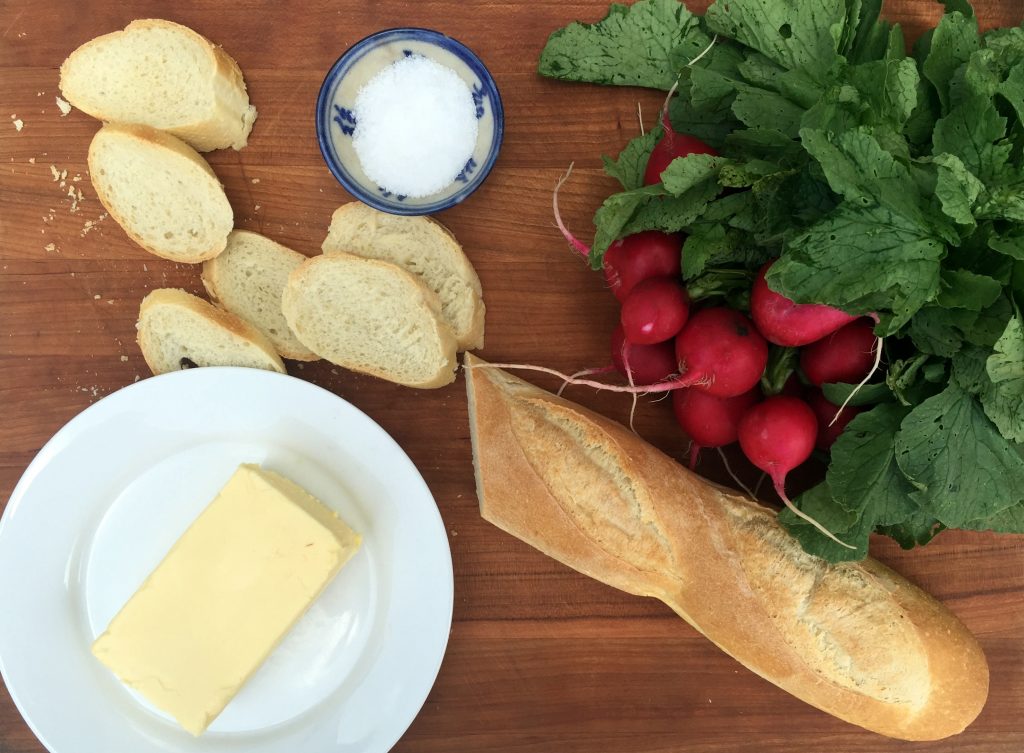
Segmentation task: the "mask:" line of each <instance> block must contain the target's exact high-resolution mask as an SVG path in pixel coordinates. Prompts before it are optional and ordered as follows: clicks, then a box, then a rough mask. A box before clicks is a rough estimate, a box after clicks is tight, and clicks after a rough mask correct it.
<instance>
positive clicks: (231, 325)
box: [136, 288, 285, 374]
mask: <svg viewBox="0 0 1024 753" xmlns="http://www.w3.org/2000/svg"><path fill="white" fill-rule="evenodd" d="M136 328H137V329H138V340H139V347H140V348H141V349H142V355H143V357H144V358H145V359H146V363H147V364H148V365H149V368H150V369H152V371H153V373H154V374H164V373H166V372H168V371H178V370H180V369H189V368H193V367H195V366H247V367H249V368H253V369H267V370H268V371H279V372H281V373H282V374H284V373H285V368H284V363H283V362H282V361H281V358H280V357H279V356H278V355H277V353H276V352H274V346H273V345H272V344H271V343H270V341H269V340H267V338H265V337H264V336H263V335H262V334H261V333H260V331H259V330H257V329H256V328H255V327H253V326H252V325H251V324H249V323H248V322H246V321H244V320H242V319H240V318H239V317H237V316H235V315H234V314H232V313H230V312H229V311H224V310H223V309H219V308H217V307H216V306H214V305H213V304H212V303H207V302H206V301H204V300H203V299H202V298H197V297H196V296H194V295H192V294H191V293H186V292H185V291H184V290H178V289H176V288H162V289H159V290H154V291H152V292H151V293H150V294H149V295H147V296H146V297H145V298H143V299H142V305H141V306H140V307H139V321H138V324H137V325H136Z"/></svg>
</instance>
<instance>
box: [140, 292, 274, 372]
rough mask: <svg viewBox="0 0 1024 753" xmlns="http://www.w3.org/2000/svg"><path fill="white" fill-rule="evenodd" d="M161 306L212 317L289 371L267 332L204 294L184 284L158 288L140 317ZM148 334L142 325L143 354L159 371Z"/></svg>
mask: <svg viewBox="0 0 1024 753" xmlns="http://www.w3.org/2000/svg"><path fill="white" fill-rule="evenodd" d="M157 306H178V307H181V308H185V309H188V310H190V311H192V312H194V313H196V314H198V315H199V316H201V317H203V318H205V319H208V320H209V321H210V323H211V324H213V325H214V326H217V327H220V328H221V329H224V330H226V331H228V332H230V333H231V334H232V335H234V336H235V337H238V338H240V339H242V340H247V341H249V342H250V343H252V344H253V345H255V346H256V347H257V348H258V349H259V350H260V351H261V352H262V353H263V354H264V355H265V356H266V357H267V360H268V361H269V364H270V365H271V366H272V367H273V369H274V371H279V372H280V373H282V374H286V373H288V372H287V369H285V365H284V362H283V361H282V360H281V357H280V356H279V355H278V354H277V351H276V350H274V346H273V345H272V344H271V342H270V341H269V340H268V339H267V338H266V337H265V336H264V334H263V333H262V332H260V331H259V330H258V329H256V328H255V327H253V326H252V325H251V324H249V323H248V322H247V321H245V320H244V319H242V318H240V317H238V316H235V315H234V314H232V313H231V312H230V311H225V310H224V309H222V308H218V307H217V306H214V305H213V304H212V303H209V302H208V301H204V300H203V299H202V298H199V297H198V296H194V295H192V294H191V293H189V292H187V291H185V290H181V289H180V288H158V289H156V290H153V291H151V292H150V293H149V294H148V295H147V296H146V297H145V298H143V299H142V303H141V304H140V305H139V321H141V320H142V317H143V315H144V314H145V313H146V312H147V311H148V310H150V309H151V308H154V307H157ZM145 336H146V333H145V330H142V329H140V330H139V333H138V343H139V348H140V349H141V350H142V357H143V358H144V359H145V361H146V365H147V366H149V370H150V371H152V372H153V373H154V374H156V373H158V369H159V365H158V364H156V363H155V362H154V361H153V360H152V359H151V355H152V349H151V348H150V346H149V344H148V343H147V342H145V341H144V338H145Z"/></svg>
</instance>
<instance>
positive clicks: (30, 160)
mask: <svg viewBox="0 0 1024 753" xmlns="http://www.w3.org/2000/svg"><path fill="white" fill-rule="evenodd" d="M28 163H29V164H30V165H34V164H35V163H36V158H35V157H29V158H28Z"/></svg>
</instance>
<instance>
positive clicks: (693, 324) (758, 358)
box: [553, 113, 881, 546]
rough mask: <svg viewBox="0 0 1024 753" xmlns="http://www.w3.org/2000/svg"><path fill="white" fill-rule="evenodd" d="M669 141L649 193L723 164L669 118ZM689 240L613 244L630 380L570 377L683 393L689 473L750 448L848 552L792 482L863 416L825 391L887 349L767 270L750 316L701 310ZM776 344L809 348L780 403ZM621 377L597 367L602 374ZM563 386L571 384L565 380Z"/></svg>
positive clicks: (618, 345)
mask: <svg viewBox="0 0 1024 753" xmlns="http://www.w3.org/2000/svg"><path fill="white" fill-rule="evenodd" d="M662 126H663V129H664V135H663V136H662V138H661V140H660V141H659V142H658V143H657V145H656V146H655V148H654V150H653V152H652V153H651V156H650V158H649V161H648V164H647V169H646V172H645V176H644V182H645V184H653V183H658V182H660V180H661V173H662V171H663V170H664V169H665V168H666V167H667V166H668V165H669V164H670V163H671V162H672V160H673V159H676V158H677V157H685V156H687V155H689V154H695V153H706V154H715V152H714V150H712V149H711V148H710V147H708V146H707V145H705V144H702V143H701V142H700V141H698V140H697V139H694V138H693V137H690V136H685V135H682V134H677V133H675V132H674V131H673V130H672V127H671V124H670V123H669V122H668V119H667V117H665V116H664V113H663V116H662ZM553 205H554V211H555V218H556V221H557V223H558V227H559V229H560V230H561V231H562V233H563V235H564V236H565V238H566V240H567V241H568V242H569V243H570V245H571V246H572V247H573V248H574V249H575V250H576V251H577V252H579V253H580V254H582V255H584V256H587V255H589V252H590V249H589V248H588V247H587V246H586V245H585V244H583V243H581V242H580V241H579V240H577V239H576V238H575V237H573V236H572V234H571V233H570V232H569V231H568V230H567V229H566V228H565V226H564V224H563V223H562V220H561V218H560V217H559V214H558V193H557V189H556V191H555V196H554V200H553ZM682 246H683V238H682V237H681V236H680V235H678V234H669V233H662V232H658V231H653V230H652V231H646V232H641V233H636V234H635V235H630V236H627V237H625V238H622V239H621V240H618V241H616V242H615V243H613V244H612V245H611V246H610V247H609V249H608V251H607V252H606V253H605V256H604V262H603V263H604V269H603V271H604V276H605V280H606V281H607V283H608V286H609V287H610V289H611V291H612V294H613V295H614V296H615V298H616V299H617V300H618V301H619V303H620V304H621V309H620V319H619V326H618V327H616V328H615V331H614V332H613V333H612V337H611V351H612V352H611V358H612V363H613V365H614V369H615V370H616V371H618V372H619V373H620V374H621V375H622V377H623V378H624V379H625V380H626V382H627V384H625V385H611V384H605V383H602V382H598V381H594V380H592V379H585V378H579V377H580V375H576V377H566V380H567V381H568V382H569V383H574V384H588V385H591V386H594V387H598V388H601V389H610V390H615V391H620V392H632V393H634V394H635V393H641V392H642V393H657V392H666V391H672V393H673V395H672V405H673V409H674V412H675V416H676V419H677V421H678V423H679V425H680V427H681V428H682V429H683V431H684V432H685V433H686V435H687V436H688V437H689V438H690V440H691V442H692V444H691V452H690V466H691V468H692V467H694V466H695V465H696V463H697V458H698V455H699V453H700V450H701V448H705V447H709V448H721V447H724V446H726V445H730V444H732V443H734V442H737V441H738V442H739V445H740V448H741V449H742V451H743V454H744V455H745V456H746V457H747V459H748V460H750V462H751V463H752V464H753V465H755V466H756V467H757V468H759V469H760V470H762V471H763V472H764V473H766V474H767V475H768V476H769V477H770V478H771V480H772V482H773V485H774V487H775V490H776V492H777V493H778V495H779V497H780V498H781V499H782V500H783V502H785V504H786V505H787V506H788V507H790V509H792V510H793V511H794V512H795V513H796V514H797V515H799V516H800V517H801V518H804V519H805V520H807V521H808V522H809V523H811V524H812V525H814V526H816V527H817V528H818V529H819V530H821V531H822V532H823V533H824V534H825V535H826V536H828V537H829V538H831V539H833V540H835V541H837V542H838V543H840V544H843V545H844V546H847V545H846V544H844V543H843V542H841V541H839V540H838V539H836V537H835V536H833V535H832V534H831V533H830V532H829V531H828V530H827V529H825V528H824V527H823V526H821V525H820V524H819V523H818V522H817V521H815V520H813V519H812V518H810V517H808V516H807V515H805V514H804V513H803V512H801V511H800V510H799V509H798V508H796V507H795V506H794V505H793V503H792V502H791V501H790V499H789V497H788V496H787V494H786V491H785V482H786V476H787V474H788V473H789V472H790V471H792V470H793V469H794V468H796V467H797V466H799V465H800V464H802V463H803V462H804V461H806V460H807V459H808V458H809V457H810V456H811V453H812V451H813V450H814V449H815V448H817V449H819V450H822V451H828V449H829V448H830V447H831V445H832V443H834V442H835V440H836V438H837V437H838V436H839V434H840V433H841V432H842V431H843V429H844V428H845V427H846V425H847V424H848V423H849V421H850V420H851V419H852V418H853V417H854V415H856V413H857V412H859V409H857V408H853V407H846V406H845V405H844V406H836V405H833V404H832V403H831V402H829V401H828V400H827V399H826V398H825V396H824V394H823V393H822V391H821V385H823V384H828V383H833V382H844V383H851V384H853V383H857V382H859V381H861V380H866V379H867V378H868V375H869V374H870V373H872V372H873V370H874V368H877V362H878V357H880V347H881V345H880V342H879V341H878V340H877V339H876V337H875V335H874V333H873V331H872V330H873V321H872V320H871V318H869V317H854V316H851V315H849V314H847V313H845V312H843V311H840V310H838V309H835V308H832V307H829V306H825V305H817V304H796V303H794V302H793V301H791V300H789V299H788V298H786V297H785V296H783V295H781V294H779V293H776V292H775V291H773V290H771V288H769V287H768V283H767V282H766V280H765V275H766V273H767V271H768V269H769V268H770V267H771V263H769V264H766V265H765V266H764V267H763V268H762V269H761V270H760V271H759V273H758V274H757V276H756V278H755V280H754V283H753V286H752V289H751V296H750V318H748V317H747V316H746V315H745V314H744V313H742V312H740V311H736V310H734V309H731V308H728V307H725V306H709V307H704V308H698V307H697V306H694V305H693V304H692V302H691V300H690V297H689V296H688V294H687V291H686V289H685V287H684V285H683V284H682V275H681V269H680V266H681V259H682ZM768 343H773V344H775V345H779V346H783V347H799V348H801V351H800V359H799V363H800V373H801V374H802V376H803V379H802V380H799V379H791V380H790V381H789V382H787V384H786V387H785V388H784V389H783V390H782V391H781V393H780V394H777V395H770V396H765V395H764V394H763V393H762V390H761V388H760V386H759V385H760V382H761V377H762V375H763V374H764V371H765V367H766V365H767V363H768V351H769V346H768ZM610 370H611V367H604V368H601V369H590V370H588V371H587V372H581V375H582V374H587V375H591V376H592V375H594V374H597V373H602V372H606V371H610ZM561 376H564V375H561Z"/></svg>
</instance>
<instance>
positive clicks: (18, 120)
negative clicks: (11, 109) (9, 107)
mask: <svg viewBox="0 0 1024 753" xmlns="http://www.w3.org/2000/svg"><path fill="white" fill-rule="evenodd" d="M11 120H12V121H13V123H14V130H15V131H19V132H20V131H21V129H22V128H24V127H25V121H23V120H22V119H21V118H19V117H18V116H17V115H12V116H11Z"/></svg>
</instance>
